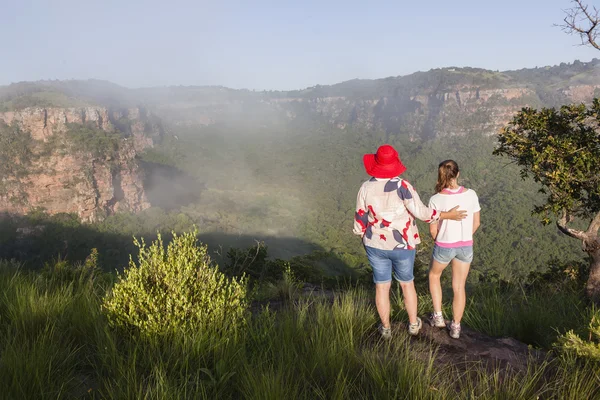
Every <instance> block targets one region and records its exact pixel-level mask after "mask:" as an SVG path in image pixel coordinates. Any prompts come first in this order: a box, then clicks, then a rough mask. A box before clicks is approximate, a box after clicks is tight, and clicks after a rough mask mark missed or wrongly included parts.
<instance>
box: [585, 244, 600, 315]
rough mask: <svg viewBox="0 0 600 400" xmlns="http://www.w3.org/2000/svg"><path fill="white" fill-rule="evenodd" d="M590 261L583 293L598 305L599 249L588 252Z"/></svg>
mask: <svg viewBox="0 0 600 400" xmlns="http://www.w3.org/2000/svg"><path fill="white" fill-rule="evenodd" d="M589 254H590V256H591V257H592V260H591V262H590V275H589V277H588V281H587V284H586V285H585V292H586V294H587V296H588V297H589V298H590V299H591V300H593V301H594V302H595V303H600V248H597V249H594V250H593V251H589Z"/></svg>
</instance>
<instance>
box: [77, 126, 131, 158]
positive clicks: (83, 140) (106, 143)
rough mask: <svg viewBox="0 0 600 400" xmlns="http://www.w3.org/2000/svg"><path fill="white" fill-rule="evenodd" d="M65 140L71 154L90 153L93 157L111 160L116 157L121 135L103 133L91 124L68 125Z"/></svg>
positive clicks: (117, 133)
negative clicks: (66, 139)
mask: <svg viewBox="0 0 600 400" xmlns="http://www.w3.org/2000/svg"><path fill="white" fill-rule="evenodd" d="M67 138H68V144H69V146H70V147H71V151H72V152H84V153H90V154H91V155H92V156H93V157H101V158H105V159H111V160H112V159H115V158H116V157H117V156H118V152H119V145H120V143H121V140H122V135H121V133H119V132H107V131H104V130H102V129H100V128H97V127H95V126H94V125H92V124H86V125H81V124H69V125H68V129H67Z"/></svg>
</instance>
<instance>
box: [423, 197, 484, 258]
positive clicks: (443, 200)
mask: <svg viewBox="0 0 600 400" xmlns="http://www.w3.org/2000/svg"><path fill="white" fill-rule="evenodd" d="M455 206H459V207H458V209H459V210H465V211H466V212H467V217H466V218H465V219H463V220H461V221H453V220H448V219H446V220H443V221H441V222H438V235H437V237H436V239H435V244H437V245H438V246H440V247H461V246H472V245H473V214H474V213H476V212H478V211H480V210H481V207H480V206H479V198H478V197H477V193H475V191H474V190H472V189H465V188H464V187H462V186H461V187H459V188H458V189H455V190H451V189H444V190H442V191H441V192H440V193H438V194H435V195H433V196H432V197H431V199H429V207H430V208H433V209H436V210H439V211H450V210H451V209H452V208H454V207H455Z"/></svg>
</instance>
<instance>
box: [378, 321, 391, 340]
mask: <svg viewBox="0 0 600 400" xmlns="http://www.w3.org/2000/svg"><path fill="white" fill-rule="evenodd" d="M377 330H378V331H379V333H380V334H381V337H382V338H384V339H391V338H392V328H391V327H390V328H384V327H383V325H381V324H379V327H378V328H377Z"/></svg>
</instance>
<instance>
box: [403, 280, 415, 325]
mask: <svg viewBox="0 0 600 400" xmlns="http://www.w3.org/2000/svg"><path fill="white" fill-rule="evenodd" d="M400 287H401V288H402V296H403V297H404V307H406V312H407V313H408V320H409V322H410V323H411V324H414V323H416V322H417V291H416V290H415V282H414V281H410V282H400Z"/></svg>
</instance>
